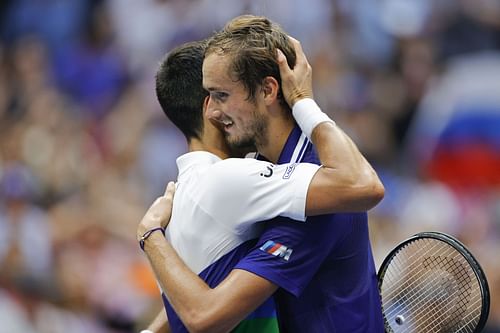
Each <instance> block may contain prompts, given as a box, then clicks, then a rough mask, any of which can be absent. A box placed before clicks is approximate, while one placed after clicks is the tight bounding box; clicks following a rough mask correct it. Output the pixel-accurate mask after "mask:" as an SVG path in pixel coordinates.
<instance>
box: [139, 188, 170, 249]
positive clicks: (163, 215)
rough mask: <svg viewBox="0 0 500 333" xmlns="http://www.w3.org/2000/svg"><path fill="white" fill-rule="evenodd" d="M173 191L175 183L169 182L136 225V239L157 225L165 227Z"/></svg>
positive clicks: (168, 220)
mask: <svg viewBox="0 0 500 333" xmlns="http://www.w3.org/2000/svg"><path fill="white" fill-rule="evenodd" d="M174 193H175V184H174V182H169V183H168V185H167V188H166V190H165V194H164V195H162V196H161V197H158V198H157V199H156V200H155V202H153V204H152V205H151V207H149V209H148V211H147V212H146V214H145V215H144V217H143V218H142V220H141V222H140V223H139V225H138V226H137V240H140V239H141V237H142V235H144V233H145V232H147V231H148V230H151V229H153V228H158V227H162V228H166V227H167V225H168V223H169V222H170V215H171V214H172V202H173V199H174Z"/></svg>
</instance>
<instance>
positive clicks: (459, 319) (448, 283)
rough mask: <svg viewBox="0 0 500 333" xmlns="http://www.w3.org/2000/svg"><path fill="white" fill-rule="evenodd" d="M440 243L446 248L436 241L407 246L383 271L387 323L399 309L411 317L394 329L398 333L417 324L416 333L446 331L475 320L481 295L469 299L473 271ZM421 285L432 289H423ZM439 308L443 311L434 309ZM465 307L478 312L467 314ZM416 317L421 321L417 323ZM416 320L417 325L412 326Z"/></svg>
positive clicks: (477, 315) (451, 250) (383, 296)
mask: <svg viewBox="0 0 500 333" xmlns="http://www.w3.org/2000/svg"><path fill="white" fill-rule="evenodd" d="M416 243H418V244H416ZM422 243H423V244H422ZM439 243H441V244H439ZM443 244H444V245H446V243H444V242H441V241H437V240H434V242H432V241H430V240H420V241H419V242H413V243H409V244H407V245H406V246H404V247H403V248H402V249H400V251H398V252H397V253H396V254H395V256H394V258H393V260H392V262H391V265H389V268H388V269H387V271H386V272H385V275H384V285H383V286H381V292H382V298H383V307H384V309H385V310H386V311H385V316H386V320H387V321H388V322H389V323H391V322H393V320H394V318H396V317H397V316H396V315H398V313H399V312H400V310H401V308H404V309H406V312H405V313H410V314H411V316H409V318H407V319H405V322H404V326H399V327H398V326H396V328H399V329H400V330H399V331H401V329H405V328H412V326H415V325H416V328H417V329H418V330H417V331H416V332H428V331H432V332H443V331H445V332H448V331H450V330H451V331H453V330H456V329H462V328H464V327H467V326H468V325H469V326H470V324H471V323H473V322H474V321H477V320H478V317H479V315H480V308H481V304H480V303H481V295H480V292H479V291H476V293H475V294H474V295H472V299H469V298H471V294H472V292H473V290H475V289H473V288H472V287H471V283H472V281H476V280H474V279H473V278H471V275H472V276H474V272H473V271H472V269H470V268H469V269H466V267H468V264H467V262H466V261H465V259H464V258H463V257H462V256H461V255H455V256H451V254H452V253H453V252H454V251H455V250H454V249H453V248H452V247H451V246H445V247H443V246H442V245H443ZM431 253H433V254H434V255H430V254H431ZM422 258H423V259H422ZM416 259H420V260H416ZM408 262H413V263H414V264H408ZM421 267H424V269H422V268H421ZM409 277H411V279H409ZM402 281H404V282H402ZM476 282H477V281H476ZM423 285H431V286H432V285H434V287H432V288H425V289H428V290H424V288H422V286H423ZM476 289H478V290H479V289H480V288H476ZM422 290H424V293H423V294H422V293H421V291H422ZM476 296H478V297H476ZM477 303H479V306H478V307H477ZM439 306H441V308H442V309H443V310H442V311H438V310H436V309H437V308H438V307H439ZM468 308H470V309H472V310H474V309H475V308H479V314H476V313H474V312H478V311H472V312H470V313H467V314H466V312H467V309H468ZM464 314H465V316H464ZM419 318H422V320H419V321H418V319H419ZM415 319H417V321H418V322H417V323H413V322H414V321H415Z"/></svg>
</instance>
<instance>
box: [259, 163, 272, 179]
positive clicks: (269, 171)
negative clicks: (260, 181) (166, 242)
mask: <svg viewBox="0 0 500 333" xmlns="http://www.w3.org/2000/svg"><path fill="white" fill-rule="evenodd" d="M273 168H274V164H269V165H268V166H267V167H266V171H264V172H261V173H260V175H261V176H262V177H266V178H269V177H271V176H272V175H273Z"/></svg>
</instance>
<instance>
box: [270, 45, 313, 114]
mask: <svg viewBox="0 0 500 333" xmlns="http://www.w3.org/2000/svg"><path fill="white" fill-rule="evenodd" d="M288 38H289V39H290V41H291V42H292V44H293V46H294V49H295V53H296V55H297V60H296V63H295V67H294V68H293V69H291V68H290V66H289V65H288V62H287V59H286V57H285V55H284V54H283V52H282V51H281V50H279V49H278V50H277V56H276V60H277V62H278V65H279V68H280V75H281V88H282V90H283V96H284V98H285V100H286V102H287V103H288V105H289V106H290V107H293V105H294V104H295V103H296V102H297V101H299V100H301V99H303V98H313V90H312V68H311V65H309V62H308V61H307V58H306V55H305V54H304V51H303V50H302V46H301V45H300V42H299V41H298V40H296V39H295V38H293V37H290V36H288Z"/></svg>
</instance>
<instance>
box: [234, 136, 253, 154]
mask: <svg viewBox="0 0 500 333" xmlns="http://www.w3.org/2000/svg"><path fill="white" fill-rule="evenodd" d="M226 142H227V145H228V147H229V149H230V151H231V156H232V157H244V156H245V155H247V154H248V153H251V152H254V151H257V148H255V142H254V140H231V138H230V137H228V136H226Z"/></svg>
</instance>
